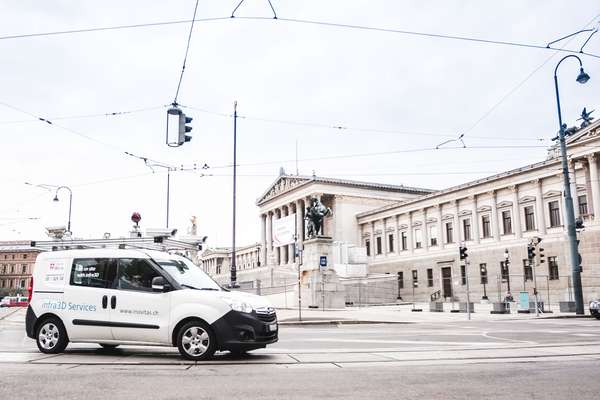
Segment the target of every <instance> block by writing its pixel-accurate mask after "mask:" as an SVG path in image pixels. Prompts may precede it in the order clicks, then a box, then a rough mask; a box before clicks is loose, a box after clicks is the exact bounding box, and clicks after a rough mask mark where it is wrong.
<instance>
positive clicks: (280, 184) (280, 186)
mask: <svg viewBox="0 0 600 400" xmlns="http://www.w3.org/2000/svg"><path fill="white" fill-rule="evenodd" d="M308 181H309V180H308V179H306V178H299V177H295V176H280V177H279V178H278V179H277V180H276V181H275V182H274V183H273V184H272V185H271V186H270V187H269V188H268V189H267V191H266V192H265V193H264V194H263V195H262V196H261V197H259V199H258V201H257V202H256V203H257V204H261V203H264V202H265V201H268V200H271V199H272V198H275V197H277V196H279V195H281V194H283V193H285V192H289V191H290V190H292V189H294V188H296V187H297V186H300V185H302V184H304V183H306V182H308Z"/></svg>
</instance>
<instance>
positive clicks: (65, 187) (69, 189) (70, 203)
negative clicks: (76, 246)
mask: <svg viewBox="0 0 600 400" xmlns="http://www.w3.org/2000/svg"><path fill="white" fill-rule="evenodd" d="M60 189H66V190H68V191H69V221H68V222H67V232H69V234H71V233H72V232H71V206H72V204H73V192H72V191H71V188H70V187H68V186H59V187H58V188H56V192H55V193H54V201H58V192H59V191H60Z"/></svg>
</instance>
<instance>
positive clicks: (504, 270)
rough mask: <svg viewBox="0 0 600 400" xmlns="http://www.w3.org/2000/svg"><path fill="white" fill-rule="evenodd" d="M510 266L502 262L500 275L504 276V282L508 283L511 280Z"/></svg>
mask: <svg viewBox="0 0 600 400" xmlns="http://www.w3.org/2000/svg"><path fill="white" fill-rule="evenodd" d="M508 269H509V264H508V263H507V262H505V261H500V274H501V275H502V282H507V281H508V280H509V279H510V271H509V270H508Z"/></svg>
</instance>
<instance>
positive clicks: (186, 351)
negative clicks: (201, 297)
mask: <svg viewBox="0 0 600 400" xmlns="http://www.w3.org/2000/svg"><path fill="white" fill-rule="evenodd" d="M177 348H178V349H179V353H180V354H181V355H182V356H183V357H185V358H187V359H188V360H192V361H203V360H208V359H210V358H211V357H212V356H213V354H214V353H215V350H216V340H215V335H214V334H213V332H212V330H211V329H210V327H209V326H208V325H207V324H206V323H204V322H202V321H190V322H188V323H187V324H185V325H183V326H182V327H181V329H179V333H178V334H177Z"/></svg>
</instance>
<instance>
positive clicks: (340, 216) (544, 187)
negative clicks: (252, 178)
mask: <svg viewBox="0 0 600 400" xmlns="http://www.w3.org/2000/svg"><path fill="white" fill-rule="evenodd" d="M567 143H568V154H569V164H568V165H569V175H570V180H571V192H572V193H573V202H574V208H575V213H576V217H577V218H580V219H581V220H582V221H583V224H584V229H582V230H580V231H579V232H578V239H579V240H580V244H579V252H580V254H581V256H582V259H583V262H582V265H583V273H582V280H583V286H584V296H585V299H586V300H587V299H590V298H592V297H600V180H599V170H598V168H599V162H600V161H599V159H600V158H599V157H600V121H597V122H595V123H593V124H591V125H590V126H588V127H586V128H582V129H580V130H579V131H578V132H576V133H575V134H573V135H572V136H570V137H569V138H568V141H567ZM559 156H560V155H559V153H558V150H557V147H554V148H551V149H550V150H549V152H548V157H547V159H546V160H544V161H541V162H537V163H534V164H529V165H525V166H523V167H521V168H517V169H514V170H511V171H506V172H503V173H500V174H496V175H493V176H489V177H486V178H482V179H478V180H476V181H473V182H467V183H464V184H461V185H458V186H454V187H450V188H446V189H443V190H437V191H434V190H430V189H423V188H414V187H406V186H401V185H400V186H397V185H385V184H377V183H370V182H357V181H350V180H342V179H332V178H324V177H318V176H298V175H286V174H285V173H281V174H280V176H279V177H278V178H277V179H276V180H275V182H274V183H273V184H272V185H271V186H270V187H269V188H268V189H267V190H266V191H265V192H264V193H263V194H262V195H261V196H260V197H259V198H258V200H257V202H256V204H257V206H258V208H259V210H260V211H259V215H260V219H259V220H260V224H261V236H260V238H259V244H258V246H257V245H251V246H248V249H252V251H254V252H256V257H257V259H258V260H260V264H259V263H255V264H254V265H256V267H255V268H258V269H263V270H264V269H269V268H270V269H273V268H275V269H277V268H279V269H286V268H287V269H290V270H291V269H293V267H294V266H295V265H297V263H298V261H299V260H298V259H297V258H296V256H295V255H296V251H295V248H294V244H290V245H286V246H281V247H277V246H275V245H274V243H273V239H272V237H273V225H274V222H275V221H276V220H277V219H279V218H283V217H286V216H289V215H295V220H296V226H295V232H296V237H297V241H296V244H297V245H298V246H300V248H302V247H301V246H302V244H303V241H304V240H305V238H306V236H305V221H304V215H305V211H306V207H307V205H308V204H309V203H310V199H311V198H313V197H317V198H319V199H320V200H321V201H322V202H323V204H324V205H326V206H327V207H330V208H331V209H332V211H333V215H332V216H330V217H327V218H326V219H325V221H324V232H323V233H324V235H325V236H328V237H331V238H332V241H333V242H342V243H347V244H350V245H353V246H357V247H361V248H363V250H364V252H365V253H366V254H367V263H368V269H369V271H370V273H372V274H388V275H392V276H395V277H397V281H398V297H406V296H408V297H409V298H410V296H411V295H412V292H413V289H414V293H415V296H417V297H418V298H419V299H421V300H424V299H429V298H437V299H453V300H456V299H458V300H463V301H464V297H465V292H466V287H467V283H469V284H470V285H469V286H470V294H471V295H472V299H475V300H477V299H480V298H484V297H488V298H489V299H490V300H497V299H501V298H503V297H504V296H505V294H506V292H508V291H510V292H512V293H514V294H515V297H516V295H517V293H518V292H520V291H528V292H530V293H532V292H533V288H534V286H535V287H536V288H537V291H538V293H540V295H541V296H543V297H542V298H543V299H545V300H546V301H550V302H551V303H556V302H558V301H565V300H569V299H571V298H572V293H571V286H572V284H571V277H570V275H571V270H570V266H569V263H568V257H569V253H568V251H569V250H568V242H567V239H566V227H565V201H564V195H563V177H562V176H563V175H562V168H561V162H560V157H559ZM534 237H539V238H541V239H542V244H541V247H543V248H544V249H545V250H544V255H545V263H543V264H539V265H530V264H529V262H528V260H527V244H528V243H529V242H530V241H531V240H532V238H534ZM459 246H465V247H467V249H468V250H467V252H468V255H469V265H464V263H463V262H461V260H460V259H459V250H458V249H459ZM213 256H214V257H218V256H219V255H218V254H216V253H215V254H213ZM223 257H225V254H223V255H222V258H223ZM217 264H218V263H216V261H212V264H208V265H209V267H208V271H209V272H211V273H213V274H214V273H217V274H226V273H228V269H227V270H223V268H220V271H216V270H214V269H212V267H210V265H213V266H214V268H215V269H216V265H217ZM250 268H251V269H252V268H253V267H250ZM238 270H240V268H239V262H238ZM263 272H264V271H263ZM271 276H272V272H271ZM534 277H535V279H534ZM271 280H272V279H271ZM467 281H468V282H467Z"/></svg>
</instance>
